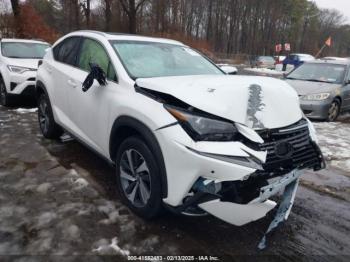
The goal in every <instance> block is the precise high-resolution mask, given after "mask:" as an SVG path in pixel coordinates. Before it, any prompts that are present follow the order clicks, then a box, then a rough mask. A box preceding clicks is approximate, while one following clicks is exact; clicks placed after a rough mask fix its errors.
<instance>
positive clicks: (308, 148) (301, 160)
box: [258, 119, 324, 176]
mask: <svg viewBox="0 0 350 262" xmlns="http://www.w3.org/2000/svg"><path fill="white" fill-rule="evenodd" d="M258 133H259V135H260V136H261V137H262V138H263V139H264V143H263V144H261V145H260V146H259V147H260V150H261V151H266V150H267V159H266V163H265V164H264V165H263V168H264V171H259V172H260V173H265V174H269V175H270V176H276V175H283V174H286V173H288V172H290V171H292V170H293V169H296V168H298V169H306V168H313V169H315V170H318V169H321V168H322V167H323V166H324V162H323V157H322V153H321V151H320V150H319V148H318V146H317V145H316V144H315V143H314V142H313V141H312V140H311V139H310V134H309V128H308V124H307V121H306V120H305V119H302V120H300V121H299V122H297V123H296V124H293V125H291V126H288V127H284V128H279V129H270V130H262V131H258ZM282 143H283V146H284V145H285V144H287V145H288V146H289V147H290V148H289V150H290V154H285V156H281V155H280V154H278V151H277V147H279V146H280V145H281V144H282Z"/></svg>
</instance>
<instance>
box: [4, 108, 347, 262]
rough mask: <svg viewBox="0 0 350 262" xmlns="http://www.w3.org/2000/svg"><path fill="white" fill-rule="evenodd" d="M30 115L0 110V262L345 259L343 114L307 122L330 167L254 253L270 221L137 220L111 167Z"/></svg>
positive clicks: (309, 176)
mask: <svg viewBox="0 0 350 262" xmlns="http://www.w3.org/2000/svg"><path fill="white" fill-rule="evenodd" d="M35 111H36V110H35V109H29V110H27V109H15V108H12V109H5V108H2V107H0V260H18V261H32V260H33V261H36V260H42V261H47V260H48V256H50V259H51V260H58V261H62V258H63V257H62V256H65V257H64V258H65V260H75V259H77V258H78V257H77V256H78V255H79V258H80V259H81V260H88V261H90V260H93V261H99V260H102V261H105V260H109V259H110V260H114V261H123V260H127V256H128V255H132V256H134V255H164V256H166V255H212V256H218V257H219V258H220V260H221V261H233V260H234V259H235V258H237V256H239V257H241V258H244V260H254V259H255V256H259V258H260V259H264V258H265V259H266V260H269V261H271V260H272V261H281V260H285V261H310V260H313V261H349V259H350V220H349V218H350V209H349V201H350V174H349V170H350V149H349V148H350V137H349V136H348V134H349V132H350V116H344V117H342V119H341V121H340V122H337V123H321V122H319V123H315V126H316V129H317V131H318V136H319V140H320V144H321V147H322V150H323V152H324V154H325V156H326V158H327V163H328V167H327V169H326V170H322V171H320V172H311V171H308V172H306V173H305V175H304V176H303V179H302V181H301V186H300V187H299V189H298V192H297V197H296V201H295V204H294V207H293V210H292V213H291V215H290V218H289V220H288V221H287V222H286V223H285V225H284V226H283V227H281V228H279V229H278V230H277V231H276V232H275V233H274V234H273V235H272V236H271V238H270V239H269V247H268V249H267V250H264V251H258V250H257V249H256V246H257V244H258V242H259V240H260V238H261V237H262V234H263V233H264V232H265V230H266V228H267V226H268V224H269V223H270V221H271V219H272V217H273V214H270V215H269V216H268V217H266V218H264V219H262V220H260V221H256V222H253V223H251V224H248V225H246V226H243V227H234V226H231V225H228V224H226V223H224V222H222V221H219V220H217V219H215V218H213V217H209V216H208V217H201V218H192V217H183V216H176V215H173V214H168V213H167V214H164V216H163V217H161V218H159V219H157V220H155V221H144V220H142V219H140V218H138V217H136V216H135V215H133V214H132V213H130V212H129V211H128V209H127V208H125V207H124V206H123V205H122V204H121V203H120V201H119V199H118V196H117V192H116V190H115V181H114V171H113V169H112V168H111V167H110V166H108V164H106V163H105V162H104V161H103V160H101V159H100V158H99V157H98V156H96V155H95V154H93V153H92V152H90V151H89V150H88V149H86V148H85V147H83V146H82V145H80V144H79V143H77V142H76V141H74V140H68V141H66V142H62V141H48V140H46V139H44V138H43V137H42V136H41V134H40V133H39V130H38V126H37V121H36V112H35ZM102 255H113V256H102ZM254 261H255V260H254Z"/></svg>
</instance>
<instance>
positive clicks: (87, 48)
mask: <svg viewBox="0 0 350 262" xmlns="http://www.w3.org/2000/svg"><path fill="white" fill-rule="evenodd" d="M89 63H95V64H98V65H99V66H100V67H101V68H102V69H103V71H104V72H105V73H106V76H107V79H108V80H112V81H117V75H116V73H115V70H114V67H113V65H112V62H111V61H110V59H109V57H108V55H107V53H106V50H105V49H104V48H103V46H102V45H101V44H100V43H98V42H97V41H95V40H92V39H88V38H85V39H84V41H83V44H82V47H81V51H80V55H79V59H78V67H79V68H81V69H83V70H84V71H87V72H90V65H89Z"/></svg>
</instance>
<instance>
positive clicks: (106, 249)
mask: <svg viewBox="0 0 350 262" xmlns="http://www.w3.org/2000/svg"><path fill="white" fill-rule="evenodd" d="M99 242H100V244H102V245H100V246H99V247H98V248H95V249H93V250H92V252H98V253H100V254H110V251H111V250H113V251H114V252H115V253H117V254H119V255H122V256H129V255H130V251H129V250H126V249H122V248H121V247H119V246H118V238H117V237H114V238H113V239H112V243H110V244H106V241H105V240H104V239H103V241H102V240H101V241H99Z"/></svg>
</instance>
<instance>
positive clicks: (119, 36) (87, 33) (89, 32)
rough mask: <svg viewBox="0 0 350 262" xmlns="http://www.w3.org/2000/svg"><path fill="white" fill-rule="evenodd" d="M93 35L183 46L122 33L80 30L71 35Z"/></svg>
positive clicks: (157, 38)
mask: <svg viewBox="0 0 350 262" xmlns="http://www.w3.org/2000/svg"><path fill="white" fill-rule="evenodd" d="M82 34H83V35H95V36H102V37H105V38H106V39H108V40H130V41H145V42H157V43H167V44H175V45H184V44H183V43H181V42H179V41H176V40H172V39H167V38H160V37H150V36H141V35H133V34H124V33H113V32H101V31H93V30H80V31H75V32H72V33H71V35H82Z"/></svg>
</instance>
